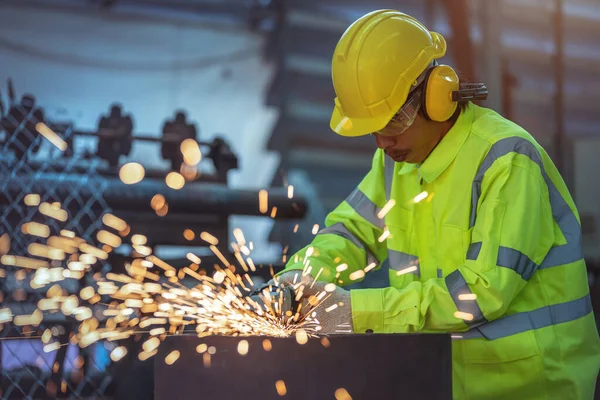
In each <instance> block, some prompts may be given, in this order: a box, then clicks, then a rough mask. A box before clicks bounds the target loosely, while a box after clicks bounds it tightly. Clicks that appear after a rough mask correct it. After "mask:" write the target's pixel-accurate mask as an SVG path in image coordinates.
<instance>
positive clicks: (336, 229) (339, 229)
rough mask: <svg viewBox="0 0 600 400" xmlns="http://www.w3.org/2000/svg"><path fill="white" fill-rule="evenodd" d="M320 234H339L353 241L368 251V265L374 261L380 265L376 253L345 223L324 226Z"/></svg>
mask: <svg viewBox="0 0 600 400" xmlns="http://www.w3.org/2000/svg"><path fill="white" fill-rule="evenodd" d="M318 234H319V235H325V234H332V235H337V236H340V237H343V238H344V239H347V240H349V241H351V242H352V243H353V244H354V245H355V246H356V247H358V248H360V249H363V250H364V251H365V252H366V253H367V264H366V265H367V266H369V265H371V264H372V263H375V265H376V266H377V265H379V261H377V257H375V255H374V254H373V253H371V251H370V250H369V248H368V247H367V246H366V245H365V244H364V243H363V242H362V241H361V240H360V239H359V238H357V237H356V236H354V235H353V234H352V232H350V231H349V230H348V228H346V226H345V225H344V224H343V223H341V222H338V223H337V224H333V225H331V226H329V227H327V228H323V229H321V230H320V231H319V233H318Z"/></svg>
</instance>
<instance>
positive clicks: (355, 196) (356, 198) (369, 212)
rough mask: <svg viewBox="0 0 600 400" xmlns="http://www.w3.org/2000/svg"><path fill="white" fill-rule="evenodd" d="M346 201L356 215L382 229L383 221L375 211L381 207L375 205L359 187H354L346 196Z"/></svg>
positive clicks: (377, 211)
mask: <svg viewBox="0 0 600 400" xmlns="http://www.w3.org/2000/svg"><path fill="white" fill-rule="evenodd" d="M346 202H347V203H348V204H350V207H352V208H353V209H354V211H356V213H357V214H358V215H360V216H361V217H363V218H364V219H366V220H367V221H369V222H370V223H371V224H372V225H374V226H376V227H377V228H379V229H383V226H384V221H383V220H382V219H380V218H378V217H377V213H379V211H381V208H379V207H377V205H376V204H375V203H373V202H372V201H371V199H369V198H368V197H367V195H366V194H364V193H363V192H361V191H360V189H358V188H356V189H354V191H352V193H350V195H349V196H348V197H347V198H346Z"/></svg>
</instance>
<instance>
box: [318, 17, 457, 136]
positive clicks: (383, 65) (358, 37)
mask: <svg viewBox="0 0 600 400" xmlns="http://www.w3.org/2000/svg"><path fill="white" fill-rule="evenodd" d="M444 54H446V41H445V40H444V38H443V37H442V35H440V34H439V33H436V32H430V31H429V30H428V29H427V28H425V27H424V26H423V25H422V24H421V23H420V22H419V21H417V20H416V19H414V18H413V17H411V16H409V15H407V14H404V13H401V12H399V11H395V10H378V11H373V12H371V13H369V14H366V15H364V16H363V17H361V18H359V19H358V20H357V21H355V22H354V23H353V24H352V25H350V27H349V28H348V29H347V30H346V32H344V34H343V35H342V37H341V38H340V40H339V42H338V44H337V46H336V48H335V51H334V54H333V60H332V64H331V74H332V78H333V87H334V89H335V93H336V96H337V97H336V99H335V108H334V110H333V114H332V116H331V122H330V126H331V129H333V131H334V132H336V133H338V134H340V135H342V136H363V135H367V134H369V133H372V132H376V131H378V130H381V129H383V128H384V127H385V126H386V125H387V123H388V122H389V121H390V119H391V118H392V117H393V116H394V114H396V113H397V112H398V110H399V109H400V107H401V106H402V105H403V104H404V102H405V101H406V98H407V96H408V93H409V92H410V90H411V89H412V88H414V87H415V86H416V85H417V79H418V78H419V76H420V75H421V74H422V73H423V72H424V71H425V70H426V69H427V68H428V66H429V65H430V64H431V63H432V61H433V60H435V59H438V58H441V57H443V56H444Z"/></svg>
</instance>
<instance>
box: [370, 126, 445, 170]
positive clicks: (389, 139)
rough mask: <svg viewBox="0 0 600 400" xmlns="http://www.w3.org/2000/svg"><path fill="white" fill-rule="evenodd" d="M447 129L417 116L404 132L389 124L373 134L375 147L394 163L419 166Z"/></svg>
mask: <svg viewBox="0 0 600 400" xmlns="http://www.w3.org/2000/svg"><path fill="white" fill-rule="evenodd" d="M446 131H447V129H444V127H443V124H440V123H438V122H432V121H429V120H427V119H425V117H423V116H422V115H421V114H417V116H416V117H415V120H414V122H413V123H412V124H411V125H410V127H408V128H407V129H406V130H405V131H403V132H402V128H398V127H395V126H394V123H393V122H391V123H390V124H388V125H387V126H386V127H385V128H384V129H383V130H382V131H381V132H380V133H374V134H373V135H374V136H375V141H376V142H377V147H379V148H380V149H382V150H383V151H384V152H385V154H387V155H388V156H389V157H390V158H392V159H393V160H394V161H396V162H404V161H405V162H408V163H411V164H420V163H422V162H423V161H425V159H426V158H427V156H429V153H431V151H432V150H433V149H434V148H435V146H436V145H437V144H438V143H439V141H440V140H441V139H442V137H443V136H444V134H445V132H446Z"/></svg>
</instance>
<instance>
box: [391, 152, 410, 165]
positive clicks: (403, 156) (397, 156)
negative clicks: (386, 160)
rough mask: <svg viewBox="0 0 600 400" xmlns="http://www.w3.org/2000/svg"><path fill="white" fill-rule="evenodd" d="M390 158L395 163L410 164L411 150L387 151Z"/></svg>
mask: <svg viewBox="0 0 600 400" xmlns="http://www.w3.org/2000/svg"><path fill="white" fill-rule="evenodd" d="M386 154H387V155H388V157H390V158H391V159H392V160H394V161H395V162H410V161H409V159H410V156H411V152H410V150H406V151H394V150H392V151H386Z"/></svg>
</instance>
